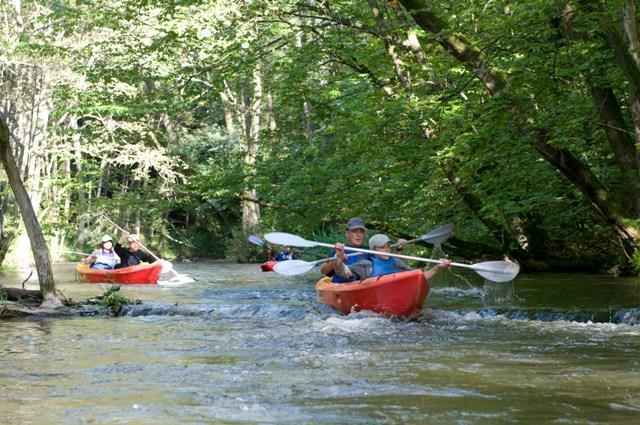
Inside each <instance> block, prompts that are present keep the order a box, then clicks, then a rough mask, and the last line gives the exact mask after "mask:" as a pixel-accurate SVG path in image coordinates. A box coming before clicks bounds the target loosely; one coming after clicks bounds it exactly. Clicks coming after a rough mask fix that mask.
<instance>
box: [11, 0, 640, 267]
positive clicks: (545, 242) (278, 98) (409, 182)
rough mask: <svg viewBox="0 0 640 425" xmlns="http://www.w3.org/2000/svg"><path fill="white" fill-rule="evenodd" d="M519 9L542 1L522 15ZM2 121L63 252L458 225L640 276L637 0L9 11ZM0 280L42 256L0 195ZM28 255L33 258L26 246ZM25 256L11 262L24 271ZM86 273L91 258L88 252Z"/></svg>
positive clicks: (225, 246)
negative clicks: (112, 237) (112, 243)
mask: <svg viewBox="0 0 640 425" xmlns="http://www.w3.org/2000/svg"><path fill="white" fill-rule="evenodd" d="M525 3H526V4H525ZM0 16H1V17H2V19H1V20H0V25H1V26H2V31H1V32H0V43H1V45H2V49H0V52H2V53H0V75H1V76H2V78H1V79H0V92H1V93H2V102H0V119H2V120H3V122H4V123H5V125H6V127H7V128H8V130H9V139H10V144H11V150H12V153H13V157H14V158H15V163H16V166H17V169H18V170H19V172H20V174H21V177H22V180H23V181H24V186H25V189H26V191H27V193H28V195H29V199H30V200H31V203H32V206H33V209H34V211H35V214H36V215H37V218H38V220H39V222H40V224H41V226H42V228H43V232H44V235H45V237H46V241H47V245H48V247H49V250H50V253H51V256H52V257H53V258H56V259H61V258H70V257H68V251H70V250H81V251H82V250H85V251H86V250H87V249H89V248H88V247H90V246H93V245H94V244H95V243H96V241H97V240H98V238H99V237H100V235H101V234H102V233H104V232H111V233H112V234H115V229H113V228H112V227H110V226H109V224H108V223H105V222H103V221H101V219H100V218H99V217H100V212H101V211H104V212H106V213H107V214H108V215H109V216H110V217H112V218H114V219H116V220H117V221H118V222H119V223H121V224H122V225H123V227H125V228H127V229H130V230H131V231H132V232H135V233H141V234H142V235H143V236H144V237H145V238H146V240H147V241H148V245H149V246H151V247H152V248H153V249H154V250H157V251H158V252H162V253H163V255H164V256H176V257H178V258H225V257H226V258H233V259H235V260H239V261H254V260H256V259H257V258H259V257H260V255H263V254H264V253H262V252H259V251H256V249H255V247H254V248H251V247H250V245H249V244H248V243H247V235H249V234H251V233H258V234H261V233H262V232H267V231H271V230H280V231H287V232H293V233H300V234H303V235H308V236H311V235H314V237H316V238H320V239H325V240H332V239H334V238H335V237H336V235H339V234H340V232H341V229H342V225H343V224H344V222H345V221H346V220H347V219H348V218H350V217H353V216H361V217H363V218H364V219H365V220H366V221H367V223H368V226H369V227H371V228H372V229H378V230H380V231H384V232H387V233H389V234H390V235H392V236H394V237H398V236H402V237H411V236H415V235H418V234H421V233H423V232H424V231H426V230H429V229H431V228H434V227H436V226H438V225H440V224H442V223H448V222H450V223H453V224H454V225H455V236H454V237H453V238H451V239H450V240H449V241H448V242H447V246H446V247H445V248H446V250H447V252H450V253H452V254H453V255H455V256H459V257H464V258H467V259H479V258H510V259H513V260H515V261H517V262H519V263H520V264H521V265H522V267H523V269H524V270H529V271H536V270H554V271H563V270H588V271H613V272H616V273H623V274H629V273H637V270H638V269H639V268H640V254H639V251H638V246H639V245H638V244H639V241H640V233H639V225H640V221H639V220H640V178H639V177H640V176H639V174H640V168H639V167H640V158H639V154H638V144H639V141H640V57H639V55H640V51H639V46H640V41H639V40H638V35H637V20H638V19H637V16H638V14H637V10H636V3H635V1H631V0H619V1H608V2H602V1H591V2H586V1H573V2H557V1H545V0H533V1H529V2H509V1H489V2H487V1H482V2H480V1H473V0H466V1H447V2H444V1H441V2H438V1H436V2H432V1H426V0H400V1H396V0H392V1H383V0H368V1H324V2H321V1H314V0H299V1H289V0H275V1H262V0H255V1H230V0H216V1H213V0H166V1H160V0H145V1H141V0H135V1H134V0H116V1H113V0H110V1H103V0H96V1H91V2H84V1H57V2H53V1H37V0H35V1H26V0H15V1H13V2H4V3H2V5H0ZM0 189H1V191H0V195H1V197H0V262H5V263H8V262H12V261H14V260H13V258H15V257H16V256H17V257H20V254H21V253H23V252H25V251H28V243H29V242H28V238H27V236H26V232H25V230H24V228H23V225H22V221H21V219H20V214H19V210H18V206H17V204H16V201H15V200H14V196H13V193H12V191H11V188H10V185H9V183H8V179H7V177H6V175H4V174H2V175H1V176H0ZM25 247H26V248H25ZM12 256H13V257H12ZM76 258H77V257H76Z"/></svg>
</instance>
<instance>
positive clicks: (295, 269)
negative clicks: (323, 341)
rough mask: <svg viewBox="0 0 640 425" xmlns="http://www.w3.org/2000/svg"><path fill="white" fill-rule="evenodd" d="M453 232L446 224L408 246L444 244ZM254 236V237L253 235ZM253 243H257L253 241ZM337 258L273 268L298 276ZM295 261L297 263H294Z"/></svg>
mask: <svg viewBox="0 0 640 425" xmlns="http://www.w3.org/2000/svg"><path fill="white" fill-rule="evenodd" d="M452 231H453V224H451V223H449V224H445V225H444V226H440V227H438V228H436V229H433V230H432V231H430V232H428V233H425V234H424V235H422V236H420V237H418V238H415V239H411V240H410V241H407V244H410V243H413V242H418V241H422V242H426V243H430V244H432V245H438V244H441V243H442V242H444V241H446V240H447V239H449V237H450V236H451V232H452ZM251 236H254V235H251ZM251 236H249V241H251V239H252V237H251ZM253 239H254V240H256V239H257V240H259V241H260V242H261V243H264V242H262V240H261V239H260V238H258V237H257V236H254V238H253ZM252 243H255V242H253V241H252ZM391 246H392V247H394V248H396V247H398V244H397V243H395V244H393V245H391ZM346 248H347V250H349V249H351V248H350V247H346ZM356 255H363V253H362V252H355V253H353V254H349V255H347V258H348V257H354V256H356ZM335 259H336V257H330V258H324V259H322V260H318V261H311V262H307V261H302V260H288V261H285V262H281V263H278V264H276V265H275V266H274V267H273V270H274V271H275V272H277V273H280V274H282V275H285V276H295V275H297V274H303V273H306V272H308V271H309V270H311V269H312V268H314V267H315V266H317V265H319V264H322V263H326V262H327V261H333V260H335ZM294 261H295V263H294Z"/></svg>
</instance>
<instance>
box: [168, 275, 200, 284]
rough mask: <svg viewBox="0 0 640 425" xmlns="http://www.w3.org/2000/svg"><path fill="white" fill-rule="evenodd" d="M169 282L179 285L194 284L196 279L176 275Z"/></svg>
mask: <svg viewBox="0 0 640 425" xmlns="http://www.w3.org/2000/svg"><path fill="white" fill-rule="evenodd" d="M169 282H172V283H179V284H183V283H192V282H195V279H193V278H191V277H189V276H187V275H184V274H176V275H175V276H174V277H172V278H171V279H169Z"/></svg>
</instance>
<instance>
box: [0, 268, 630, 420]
mask: <svg viewBox="0 0 640 425" xmlns="http://www.w3.org/2000/svg"><path fill="white" fill-rule="evenodd" d="M177 270H178V271H179V272H181V273H187V274H189V275H190V276H192V277H195V278H197V279H198V280H197V281H196V282H195V283H189V284H185V285H145V286H129V287H123V288H122V291H123V292H124V294H125V295H127V296H128V297H129V298H138V299H141V300H143V304H141V305H131V306H127V307H125V309H124V310H123V313H122V316H121V317H110V318H105V317H74V318H63V319H31V320H10V321H2V322H0V365H1V366H0V418H1V419H0V421H1V422H2V423H3V424H5V425H8V424H207V423H216V424H217V423H224V424H240V423H274V424H300V423H313V424H343V423H349V424H370V423H374V422H375V423H411V424H419V423H420V424H422V423H428V424H452V423H453V424H477V423H479V424H500V423H523V424H541V423H559V424H567V423H569V424H571V423H576V424H583V423H592V424H605V423H606V424H616V423H620V424H630V423H637V422H638V419H639V418H640V280H638V279H615V278H612V277H608V276H597V275H578V274H567V275H559V274H546V275H521V276H519V277H518V278H517V279H516V280H515V282H513V283H507V284H490V283H486V282H483V281H482V280H481V278H479V277H478V276H476V275H473V276H472V275H468V274H465V275H459V274H454V273H452V272H449V271H448V272H445V273H444V274H440V275H439V276H438V277H437V278H438V279H436V280H435V281H434V282H432V290H431V293H430V295H429V297H428V298H427V301H426V302H425V308H424V310H423V312H422V314H421V315H420V316H419V317H418V318H416V319H413V320H400V319H397V318H386V317H382V316H380V315H376V314H372V313H367V312H362V313H356V314H351V315H349V316H342V315H340V314H337V313H336V312H335V311H333V310H332V309H331V308H329V307H327V306H325V305H321V304H319V303H318V302H317V301H316V297H315V291H314V289H313V283H314V280H315V279H316V278H317V275H314V274H313V273H310V274H308V275H305V276H298V277H287V278H283V277H281V276H279V275H277V274H275V273H263V272H261V271H259V267H258V266H257V265H234V264H195V265H188V266H187V265H185V266H182V267H181V266H178V268H177ZM56 276H57V279H58V285H59V288H60V289H61V290H62V291H63V292H64V293H65V294H66V295H67V296H68V297H71V298H73V299H76V300H82V299H86V298H89V297H91V296H93V295H96V294H99V293H101V289H100V287H99V286H96V285H86V284H79V283H75V282H73V273H72V268H71V266H69V265H61V266H58V268H57V269H56ZM169 276H170V275H169ZM2 279H3V280H5V281H6V280H7V279H10V277H8V276H4V277H2ZM13 279H14V280H13V281H14V282H19V281H21V280H22V279H19V278H17V277H13Z"/></svg>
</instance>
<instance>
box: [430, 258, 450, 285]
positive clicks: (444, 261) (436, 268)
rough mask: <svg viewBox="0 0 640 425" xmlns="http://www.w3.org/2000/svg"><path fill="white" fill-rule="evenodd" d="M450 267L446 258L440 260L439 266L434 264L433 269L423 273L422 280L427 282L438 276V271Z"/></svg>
mask: <svg viewBox="0 0 640 425" xmlns="http://www.w3.org/2000/svg"><path fill="white" fill-rule="evenodd" d="M450 267H451V260H449V259H447V258H441V259H440V263H439V264H436V265H435V266H434V267H431V268H430V269H428V270H425V271H424V278H425V279H427V280H429V279H431V278H432V277H433V276H435V275H436V274H438V272H440V270H444V269H448V268H450Z"/></svg>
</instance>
